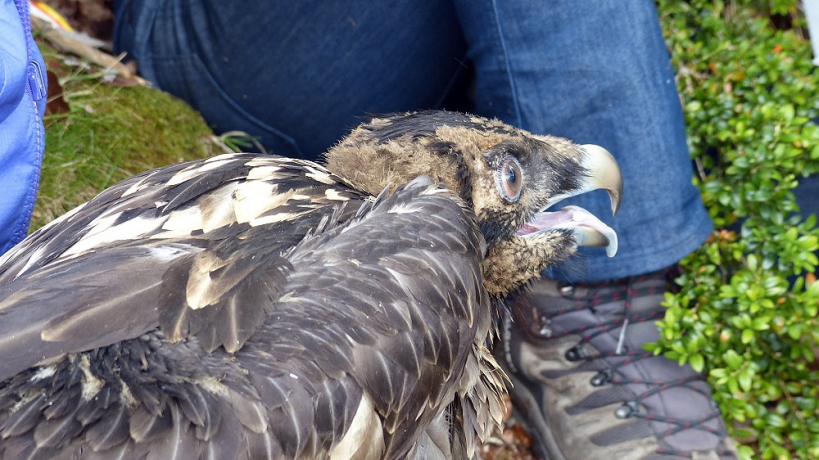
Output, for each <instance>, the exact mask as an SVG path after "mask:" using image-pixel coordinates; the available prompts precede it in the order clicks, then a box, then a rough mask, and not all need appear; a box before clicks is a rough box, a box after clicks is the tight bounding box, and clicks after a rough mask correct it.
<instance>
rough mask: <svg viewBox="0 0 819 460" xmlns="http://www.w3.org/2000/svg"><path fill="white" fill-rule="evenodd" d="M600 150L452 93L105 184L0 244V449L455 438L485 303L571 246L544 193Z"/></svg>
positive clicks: (283, 453)
mask: <svg viewBox="0 0 819 460" xmlns="http://www.w3.org/2000/svg"><path fill="white" fill-rule="evenodd" d="M597 188H604V189H607V190H608V191H609V193H610V195H611V197H612V206H613V208H614V209H615V210H616V207H617V203H619V196H620V193H621V188H622V185H621V179H620V173H619V169H618V168H617V165H616V163H615V162H614V160H613V159H612V157H611V155H609V154H608V152H606V151H605V150H603V149H601V148H599V147H595V146H578V145H574V144H572V143H571V142H569V141H567V140H565V139H560V138H555V137H548V136H535V135H532V134H529V133H527V132H525V131H522V130H519V129H515V128H512V127H510V126H508V125H505V124H502V123H500V122H498V121H490V120H486V119H482V118H477V117H472V116H468V115H464V114H458V113H450V112H422V113H412V114H400V115H390V116H385V117H382V118H376V119H374V120H372V121H371V122H369V123H365V124H363V125H361V126H359V127H358V128H357V129H355V130H354V131H353V132H352V133H351V134H350V135H349V136H348V137H347V138H345V139H344V140H343V141H342V142H341V143H340V144H338V145H337V146H335V147H334V148H332V149H331V150H330V151H329V152H328V153H327V158H326V166H321V165H318V164H315V163H312V162H308V161H300V160H293V159H288V158H281V157H275V156H268V155H260V154H231V155H221V156H217V157H214V158H210V159H207V160H201V161H193V162H189V163H183V164H177V165H172V166H167V167H163V168H159V169H156V170H153V171H149V172H146V173H143V174H140V175H138V176H135V177H132V178H130V179H127V180H125V181H123V182H120V183H119V184H116V185H114V186H113V187H111V188H109V189H107V190H105V191H103V192H102V193H101V194H100V195H99V196H97V197H96V198H94V199H93V200H91V201H89V202H88V203H86V204H84V205H82V206H80V207H78V208H76V209H74V210H73V211H71V212H69V213H68V214H66V215H64V216H62V217H60V218H58V219H57V220H55V221H54V222H52V223H51V224H50V225H48V226H46V227H44V228H42V229H40V230H38V231H37V232H35V233H33V234H32V235H31V236H30V237H29V238H27V239H26V240H25V241H23V242H22V243H20V244H19V245H18V246H16V247H15V248H13V249H12V250H11V251H10V252H8V253H7V254H6V255H5V256H4V257H2V258H0V363H2V365H0V453H2V456H3V458H6V459H11V458H14V459H26V458H30V459H42V458H52V459H55V458H65V459H69V458H80V457H82V458H89V459H93V458H105V459H114V458H117V459H119V458H140V459H141V458H150V459H196V458H202V459H205V458H207V459H232V458H242V459H244V458H253V459H267V458H272V459H297V458H298V459H327V458H329V459H333V460H336V459H381V458H386V459H396V458H419V459H420V458H425V459H434V458H468V457H471V456H472V455H473V453H474V451H475V446H476V444H477V442H478V439H481V438H482V437H483V436H485V435H486V433H487V432H488V430H490V429H491V428H492V426H493V425H494V424H496V423H498V421H499V419H500V407H501V406H500V404H501V403H500V400H499V398H500V395H501V393H502V391H503V390H502V388H503V381H502V378H503V376H502V373H501V371H500V370H498V368H497V367H496V365H495V362H494V361H493V359H492V357H491V355H490V354H489V353H488V352H487V350H486V348H485V344H486V343H487V338H488V337H489V335H490V333H491V331H492V329H493V326H492V324H493V318H494V317H495V314H496V310H495V309H496V308H497V307H496V305H497V302H498V301H499V300H500V299H501V298H502V297H503V296H505V295H506V294H507V293H508V292H510V291H512V290H515V289H518V288H520V287H521V286H522V285H524V284H525V283H527V282H528V281H529V280H531V279H533V278H536V277H537V276H539V273H540V272H541V270H542V269H543V268H544V267H545V266H547V265H549V264H553V263H556V262H559V261H562V260H564V259H566V258H567V257H569V256H570V255H571V254H572V253H573V252H574V251H575V248H576V246H577V245H582V244H589V245H604V246H607V250H608V251H609V252H610V255H611V254H613V252H614V251H615V250H616V236H615V235H614V233H613V232H612V231H611V230H610V229H609V228H608V227H606V226H605V225H604V224H602V223H601V222H600V221H599V220H597V219H596V218H595V217H594V216H592V215H591V214H589V213H588V212H586V211H584V210H582V209H580V208H574V207H570V208H567V209H564V210H562V211H557V212H543V211H544V210H545V209H546V208H548V207H549V206H551V205H553V204H554V203H556V202H557V201H559V200H561V199H562V198H565V197H568V196H572V195H576V194H579V193H583V192H586V191H589V190H593V189H597Z"/></svg>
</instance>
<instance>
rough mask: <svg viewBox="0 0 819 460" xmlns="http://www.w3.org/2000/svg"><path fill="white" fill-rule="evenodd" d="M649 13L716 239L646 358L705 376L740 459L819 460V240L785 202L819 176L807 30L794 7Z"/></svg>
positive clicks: (693, 263)
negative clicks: (658, 27)
mask: <svg viewBox="0 0 819 460" xmlns="http://www.w3.org/2000/svg"><path fill="white" fill-rule="evenodd" d="M657 4H658V10H659V13H660V16H661V20H662V23H663V27H664V31H665V34H666V40H667V43H668V46H669V49H670V51H671V54H672V57H673V60H674V64H675V67H676V69H677V83H678V86H679V89H680V93H681V95H682V98H683V107H684V111H685V117H686V121H687V124H688V135H689V142H690V147H691V153H692V156H693V158H694V160H695V162H696V165H697V168H696V169H697V175H696V177H695V183H696V184H697V186H698V187H699V188H700V190H701V192H702V195H703V199H704V201H705V205H706V207H707V208H708V211H709V213H710V215H711V217H712V218H713V220H714V223H715V231H714V233H713V235H712V237H711V238H710V239H709V241H708V242H707V243H706V244H705V245H703V247H701V248H700V249H699V250H698V251H696V252H695V253H694V254H692V255H690V256H689V257H688V258H686V259H685V260H684V261H683V268H684V274H683V276H682V277H681V278H680V279H679V280H678V282H679V284H680V286H681V291H680V292H679V293H677V294H673V295H672V294H668V295H667V297H666V305H667V306H668V312H667V314H666V317H665V319H664V320H663V321H661V322H660V328H661V331H662V336H661V339H660V340H659V342H658V343H657V344H653V345H650V346H649V349H651V350H653V351H654V352H655V353H665V354H666V355H667V356H669V357H670V358H672V359H676V360H678V361H679V362H681V363H684V362H690V363H691V365H692V366H693V367H694V368H695V369H697V370H705V371H707V372H708V376H709V381H710V383H711V385H712V387H713V388H714V397H715V399H716V400H717V402H718V403H719V404H720V407H721V408H722V411H723V415H724V417H725V419H726V421H727V422H728V424H729V427H731V431H732V434H733V435H734V436H735V437H736V438H737V439H738V440H739V441H740V442H742V443H743V445H742V446H741V447H740V453H741V456H742V458H744V459H748V458H764V459H769V458H777V459H789V458H802V459H819V367H817V366H816V364H815V359H816V357H815V354H816V352H817V343H819V319H817V309H819V283H818V282H816V277H815V276H814V273H815V272H816V266H817V264H819V261H817V257H816V256H815V255H814V251H816V250H817V249H819V229H817V227H816V217H815V216H810V217H808V218H806V219H805V218H803V216H801V215H800V213H799V209H798V207H797V205H796V202H795V199H794V195H793V193H792V192H791V190H792V189H793V188H794V187H796V185H797V184H798V181H799V180H800V179H801V178H803V177H806V176H807V175H809V174H814V173H817V171H819V127H817V126H816V125H815V124H814V123H813V122H812V121H811V120H812V119H814V118H816V117H817V116H819V85H817V75H819V73H815V72H817V71H815V70H814V66H813V64H812V63H811V59H812V52H811V49H810V44H809V42H808V41H807V40H806V38H805V36H804V35H805V34H804V30H805V29H804V27H805V24H804V18H803V17H802V16H801V13H800V11H799V9H798V8H799V5H798V2H797V1H796V0H769V1H759V0H757V1H752V0H734V1H728V2H723V1H719V0H688V1H684V0H658V1H657ZM814 33H819V31H814Z"/></svg>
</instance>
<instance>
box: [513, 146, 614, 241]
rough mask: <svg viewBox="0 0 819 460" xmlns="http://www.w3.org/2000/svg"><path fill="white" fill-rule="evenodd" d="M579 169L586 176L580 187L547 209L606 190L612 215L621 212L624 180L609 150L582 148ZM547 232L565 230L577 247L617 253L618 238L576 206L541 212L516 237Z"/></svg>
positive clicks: (558, 198) (554, 201)
mask: <svg viewBox="0 0 819 460" xmlns="http://www.w3.org/2000/svg"><path fill="white" fill-rule="evenodd" d="M581 148H582V149H583V152H584V154H583V159H582V163H581V164H582V165H583V167H584V168H585V169H586V171H587V174H586V176H585V177H584V178H583V179H582V185H581V186H580V187H578V188H577V189H576V190H573V191H572V192H571V193H567V194H563V195H558V196H554V197H552V199H551V200H549V203H548V206H547V207H549V206H552V205H553V204H555V203H557V202H559V201H561V200H564V199H566V198H569V197H571V196H577V195H580V194H583V193H587V192H590V191H592V190H599V189H603V190H606V192H608V194H609V198H610V199H611V211H612V215H614V214H617V210H618V209H619V208H620V199H621V197H622V196H623V177H622V175H621V173H620V167H619V166H618V165H617V160H615V159H614V157H613V156H612V155H611V153H609V152H608V150H606V149H604V148H602V147H599V146H596V145H591V144H587V145H583V146H582V147H581ZM548 229H568V230H571V232H572V234H573V235H574V238H575V242H576V243H577V245H578V246H605V247H606V255H608V256H609V257H614V255H615V254H616V253H617V234H616V233H615V232H614V230H612V229H611V228H610V227H609V226H608V225H606V224H604V223H603V222H601V221H600V219H598V218H597V217H595V216H594V215H593V214H592V213H590V212H588V211H586V210H585V209H583V208H581V207H579V206H566V207H565V208H563V209H562V210H560V211H556V212H546V211H541V212H539V213H537V214H535V216H534V217H533V218H532V219H531V220H530V221H529V222H527V223H526V224H524V225H523V227H521V229H520V230H518V232H517V235H518V236H526V235H529V234H534V233H537V232H540V231H544V230H548Z"/></svg>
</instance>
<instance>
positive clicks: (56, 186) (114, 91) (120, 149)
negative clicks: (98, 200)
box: [31, 44, 215, 230]
mask: <svg viewBox="0 0 819 460" xmlns="http://www.w3.org/2000/svg"><path fill="white" fill-rule="evenodd" d="M40 46H41V49H42V51H43V54H44V56H45V59H46V62H47V63H48V65H47V67H48V69H49V71H52V72H54V73H55V74H56V75H57V77H58V79H59V80H60V86H61V87H62V90H63V94H62V96H63V99H64V100H65V102H66V103H67V105H68V109H69V110H68V111H67V112H64V113H59V114H53V115H47V116H46V118H45V125H46V148H45V156H44V159H43V168H42V173H41V179H40V189H39V195H38V198H37V204H36V206H35V209H34V216H33V219H32V225H31V230H34V229H36V228H38V227H40V226H42V225H43V224H45V223H47V222H49V221H51V220H52V219H53V218H55V217H57V216H59V215H61V214H63V213H65V212H66V211H68V210H70V209H72V208H74V207H75V206H77V205H79V204H81V203H83V202H85V201H88V200H89V199H90V198H92V197H94V196H95V195H96V194H97V193H98V192H99V191H101V190H102V189H104V188H106V187H108V186H110V185H112V184H114V183H116V182H118V181H120V180H122V179H125V178H126V177H129V176H132V175H134V174H136V173H138V172H141V171H145V170H148V169H152V168H155V167H158V166H163V165H167V164H171V163H176V162H180V161H186V160H192V159H196V158H203V157H206V156H209V155H212V154H213V153H215V152H214V148H213V147H212V143H210V142H209V141H208V139H209V137H210V136H211V134H212V133H211V130H210V128H208V126H207V124H206V123H205V121H204V120H203V119H202V117H201V116H200V115H199V113H198V112H196V111H195V110H193V109H192V108H191V107H190V106H188V105H187V104H186V103H184V102H183V101H181V100H179V99H176V98H174V97H172V96H170V95H168V94H166V93H164V92H162V91H159V90H157V89H154V88H148V87H143V86H130V87H117V86H112V85H109V84H107V83H104V82H102V80H101V76H102V74H101V73H93V71H91V72H92V73H89V72H88V71H77V70H74V69H72V68H70V67H68V66H66V65H65V64H63V63H62V61H61V59H59V58H58V56H57V55H56V54H55V53H54V52H53V51H51V50H50V49H49V48H48V47H47V46H46V45H44V44H40Z"/></svg>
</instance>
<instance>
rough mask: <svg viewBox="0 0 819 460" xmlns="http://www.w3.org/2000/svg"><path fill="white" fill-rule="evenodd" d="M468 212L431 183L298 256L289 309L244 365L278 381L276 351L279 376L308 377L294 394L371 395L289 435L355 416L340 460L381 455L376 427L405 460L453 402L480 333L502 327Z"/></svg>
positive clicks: (393, 198) (364, 214)
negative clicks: (327, 390)
mask: <svg viewBox="0 0 819 460" xmlns="http://www.w3.org/2000/svg"><path fill="white" fill-rule="evenodd" d="M457 203H460V200H458V199H457V198H455V197H454V196H453V195H452V192H450V191H448V190H444V189H440V188H437V187H435V186H433V185H432V184H431V183H430V181H429V180H428V179H426V178H419V179H418V180H416V181H413V182H412V183H410V184H409V185H408V186H407V187H406V188H399V189H398V190H397V191H396V192H395V193H394V194H393V195H390V196H387V197H384V196H382V197H381V198H380V199H379V200H378V201H377V202H376V203H375V205H373V206H370V205H364V206H363V207H362V209H361V210H360V211H359V214H358V216H357V217H356V218H354V219H351V221H350V222H348V223H346V224H344V225H341V226H337V227H333V228H330V229H327V230H325V231H323V232H322V233H321V234H318V235H316V236H315V237H313V238H310V239H307V240H305V241H304V242H303V243H301V244H299V245H298V246H296V248H294V250H293V253H292V254H290V255H289V256H288V260H289V262H290V263H291V264H292V267H293V268H292V271H291V272H289V274H288V282H287V284H286V285H285V287H284V288H283V290H282V294H281V296H280V298H279V302H278V303H277V304H276V306H275V308H274V310H273V311H272V312H271V313H270V315H269V316H268V317H267V320H266V321H265V325H264V326H263V327H261V328H260V329H259V331H258V332H257V334H256V335H254V337H253V338H251V339H250V340H249V341H248V343H247V344H246V346H245V347H244V348H243V349H242V350H240V351H239V352H238V353H237V359H239V360H241V362H242V363H243V365H245V366H249V368H248V370H249V374H250V375H252V376H265V375H275V374H276V372H275V371H274V370H271V369H269V368H268V364H267V362H266V361H265V360H264V359H263V357H264V356H266V355H268V354H269V355H270V356H273V357H275V363H277V364H276V365H275V366H274V367H276V366H279V365H280V364H278V363H282V362H287V363H296V364H294V365H296V366H297V370H293V371H291V372H293V374H294V375H296V376H297V377H298V379H292V378H287V375H284V376H283V377H282V378H281V379H280V380H282V381H284V382H287V384H289V385H293V386H300V385H302V383H299V382H310V383H309V385H315V384H316V382H322V381H327V379H330V380H332V381H340V382H346V381H347V379H349V378H352V380H353V382H354V383H355V387H357V388H359V389H360V390H359V391H361V392H362V396H361V397H360V398H358V399H356V398H348V400H347V404H346V405H344V406H343V407H344V410H338V409H336V410H335V411H332V410H325V409H324V408H328V407H332V405H333V404H337V402H334V401H333V400H332V399H321V398H319V400H318V401H316V402H314V404H313V405H312V406H310V407H309V408H308V409H305V410H304V411H303V412H302V413H298V414H294V413H292V412H288V415H289V416H290V417H292V418H286V419H285V420H286V421H285V422H282V423H283V424H284V426H285V427H286V429H285V428H282V430H283V432H284V433H287V432H294V431H299V430H298V429H297V428H296V427H299V426H306V427H308V429H315V427H316V426H324V427H327V426H338V424H339V420H341V416H342V415H347V418H346V420H347V422H345V423H350V426H349V427H348V428H345V430H344V433H346V434H345V435H344V437H343V438H342V441H341V442H339V443H337V444H336V445H335V446H334V447H333V449H335V452H336V453H337V454H338V455H339V456H340V458H350V457H353V458H356V457H354V455H355V452H356V449H358V448H360V447H361V446H366V447H371V446H372V444H373V442H375V441H374V440H375V438H374V437H373V432H374V431H373V429H372V427H373V426H376V427H377V429H376V430H375V432H377V433H378V435H379V436H383V443H384V448H383V449H384V450H383V452H381V454H380V455H379V456H377V457H376V458H381V457H383V458H400V457H402V456H404V455H406V454H407V453H408V452H409V451H410V449H411V448H412V447H413V444H414V442H415V441H416V440H417V439H418V437H419V436H420V435H421V432H422V431H423V430H424V427H425V426H426V425H427V424H428V423H429V422H430V421H431V420H432V419H433V418H434V417H435V416H436V415H437V414H438V412H440V411H441V410H442V409H443V408H444V407H445V406H446V405H447V404H448V403H449V402H450V401H451V400H452V399H453V397H454V395H455V392H456V390H457V384H458V383H459V382H458V380H459V378H460V375H461V371H462V369H463V367H464V365H465V363H466V361H467V358H468V355H469V353H470V351H471V350H472V344H473V342H474V341H475V340H476V335H478V331H479V330H481V329H483V330H484V331H485V330H487V329H488V327H489V322H490V309H489V299H488V295H487V294H486V292H485V290H484V289H483V285H482V270H481V261H482V258H483V252H484V247H483V244H484V242H483V238H482V236H481V235H480V233H479V231H478V229H477V226H476V224H475V221H474V215H473V214H472V213H471V211H465V210H464V209H463V208H461V206H460V205H459V204H457ZM248 355H250V356H248ZM256 355H258V357H257V356H256ZM259 378H260V379H263V378H262V377H259ZM281 384H282V383H277V385H276V386H279V385H281ZM305 385H308V384H305ZM263 386H265V385H263V384H260V385H257V387H263ZM308 393H310V392H309V391H308ZM346 393H347V394H348V395H349V394H351V393H352V394H355V393H353V392H350V391H347V392H346ZM265 406H266V407H268V411H269V412H270V411H271V407H273V408H275V407H276V405H275V404H270V403H269V402H268V401H265ZM313 407H315V408H318V409H316V410H315V411H313V409H312V408H313ZM351 412H352V414H353V417H352V422H350V421H349V414H350V413H351ZM272 419H273V417H271V420H272ZM275 429H277V428H275V427H274V430H275ZM285 439H287V438H285ZM291 439H292V438H291ZM376 444H377V443H376ZM342 451H343V453H342ZM364 458H367V457H366V456H365V457H364Z"/></svg>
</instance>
